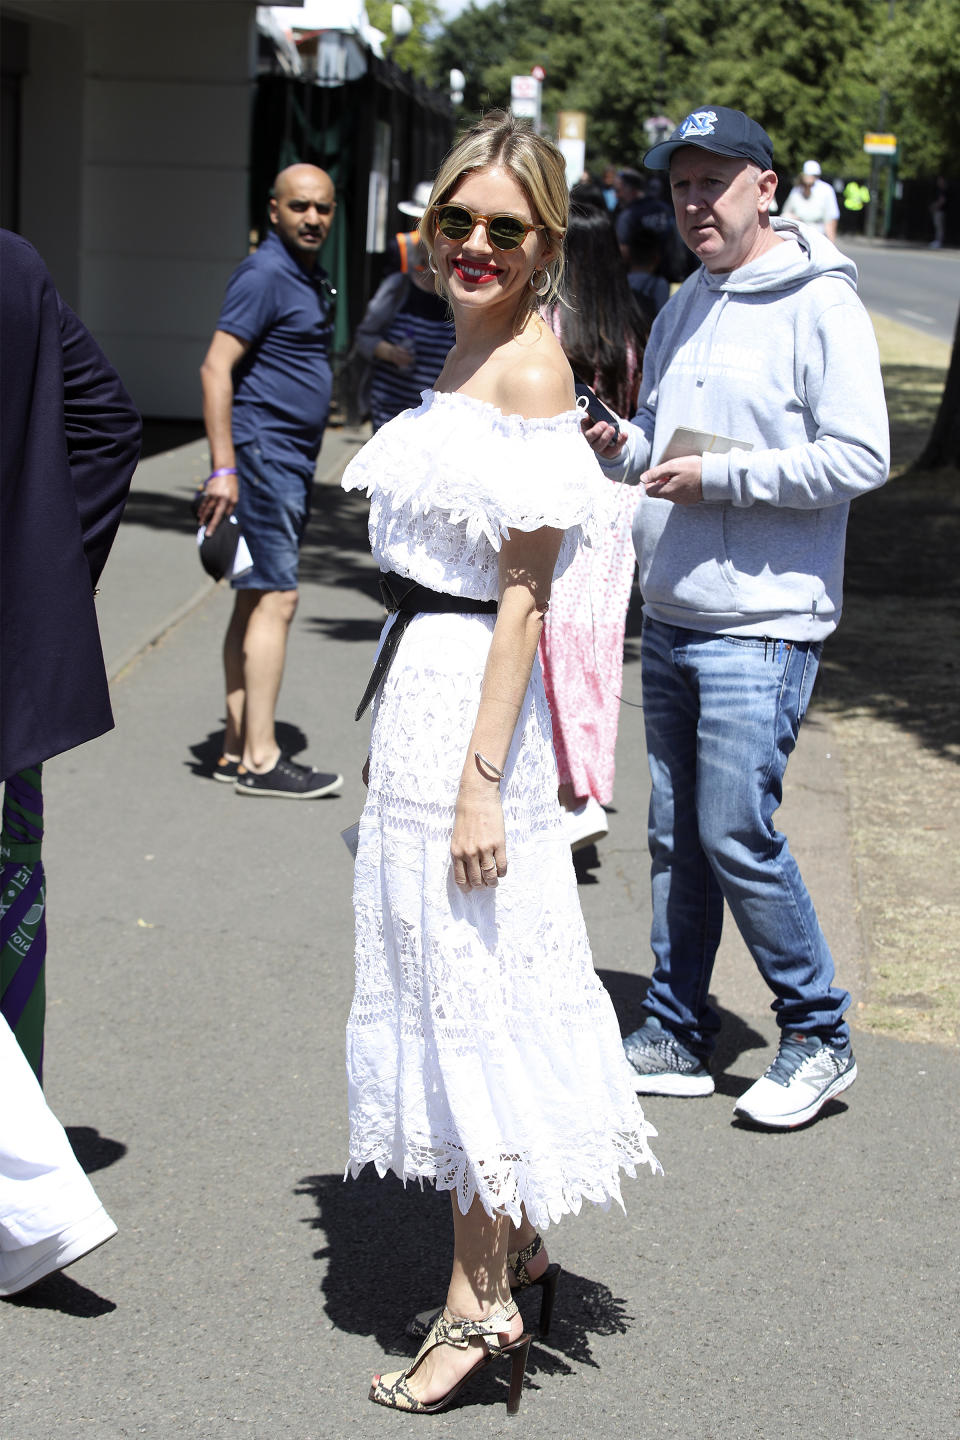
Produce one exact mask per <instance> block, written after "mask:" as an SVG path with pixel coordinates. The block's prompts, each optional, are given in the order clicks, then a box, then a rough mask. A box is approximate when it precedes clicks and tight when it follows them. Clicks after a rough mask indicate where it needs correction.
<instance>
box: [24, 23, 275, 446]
mask: <svg viewBox="0 0 960 1440" xmlns="http://www.w3.org/2000/svg"><path fill="white" fill-rule="evenodd" d="M21 9H22V11H28V10H29V9H30V7H29V4H22V5H21ZM42 9H43V10H44V12H45V13H46V15H49V13H50V7H49V6H43V7H42ZM63 14H64V15H65V18H66V24H65V25H53V24H50V23H45V22H43V23H37V24H35V25H32V27H31V32H32V33H31V42H33V40H34V37H40V38H39V48H38V51H34V49H33V46H32V47H31V65H30V69H31V73H30V77H29V80H28V82H27V87H29V89H30V90H31V92H32V93H31V94H30V97H29V102H28V98H27V95H26V94H25V97H24V134H25V144H24V149H25V159H26V152H27V151H28V150H32V153H33V158H34V161H35V162H36V161H37V160H39V159H41V157H42V156H43V154H44V153H46V154H47V155H48V156H49V155H51V154H52V151H53V148H54V147H53V146H52V144H51V138H52V137H51V134H50V133H48V132H49V131H51V130H53V131H55V132H56V143H58V144H60V143H62V142H63V140H64V138H66V140H67V147H66V148H67V154H66V155H65V156H64V158H63V161H62V163H61V165H60V167H59V168H61V169H63V170H64V171H66V172H67V177H66V179H65V183H64V187H63V192H62V193H64V194H69V195H71V196H72V197H73V201H74V204H75V206H76V208H75V210H74V211H73V213H72V214H70V215H69V216H68V217H66V218H67V223H66V224H65V225H64V226H63V230H62V232H61V233H60V234H59V236H58V233H57V226H58V221H57V219H56V216H55V214H54V213H52V209H51V207H52V203H54V202H55V203H56V204H58V205H59V203H60V198H59V195H58V196H56V197H52V196H51V193H50V189H49V187H48V186H47V184H46V183H45V170H46V167H45V166H43V165H38V164H36V163H35V164H34V166H33V167H32V168H31V170H30V172H29V176H28V175H27V173H26V166H25V175H24V186H23V195H22V216H23V230H24V233H25V234H26V235H27V236H28V238H30V239H31V240H33V242H34V243H35V244H36V245H37V247H38V249H39V250H40V251H41V253H42V254H43V255H44V258H45V259H46V260H47V263H48V265H50V268H51V270H52V271H53V273H54V275H55V278H56V279H57V281H58V284H60V285H61V288H62V290H63V293H64V295H65V298H67V299H69V300H70V302H71V303H72V304H74V305H75V306H76V308H77V310H78V313H79V314H80V315H81V316H82V318H83V320H84V321H85V323H86V324H87V325H88V326H89V327H90V329H91V330H92V331H93V333H94V334H95V335H96V337H97V339H98V340H99V341H100V343H101V344H102V345H103V348H104V350H105V351H106V352H107V354H108V355H109V357H110V359H111V360H112V362H113V363H114V365H116V367H117V369H118V371H119V372H120V374H121V376H122V377H123V380H124V382H125V384H126V385H127V387H128V389H129V390H130V393H131V394H132V396H133V398H134V401H135V402H136V404H137V405H138V406H139V408H140V409H141V411H142V412H143V413H144V414H147V415H154V416H169V417H174V418H184V419H185V418H193V417H196V416H198V415H199V414H200V386H199V378H198V370H199V366H200V362H201V360H202V359H203V355H204V353H205V351H206V347H207V345H208V344H209V340H210V336H211V334H212V332H213V329H214V326H215V324H216V318H217V313H218V310H219V307H220V301H221V299H222V296H223V289H224V286H225V284H226V281H227V278H228V276H229V275H230V272H231V271H232V270H233V268H234V267H235V266H236V265H237V263H238V262H239V261H240V260H241V259H242V258H243V256H244V255H245V254H246V253H247V249H248V219H247V188H248V168H249V153H250V121H251V109H252V102H253V75H254V69H255V43H256V34H255V14H256V5H255V3H254V0H71V4H70V5H69V6H68V7H66V9H65V11H64V12H63ZM54 31H65V32H66V33H67V34H69V35H70V36H72V39H70V40H66V39H65V38H64V35H63V34H59V35H54V34H53V32H54ZM40 52H42V63H41V64H40V65H39V66H38V65H37V64H35V63H34V60H35V56H36V57H37V58H40ZM78 54H79V56H80V57H81V64H82V70H81V74H80V77H79V81H78V80H77V78H76V60H77V56H78ZM51 58H52V59H53V60H55V61H56V62H57V63H56V65H55V66H54V65H51V66H49V68H48V64H47V62H48V60H50V59H51ZM71 61H72V64H71ZM68 73H69V85H68V89H69V103H68V102H67V97H66V92H64V98H63V100H62V101H61V100H60V99H59V98H58V97H59V95H60V90H59V84H60V82H61V81H63V80H64V79H66V78H67V75H68ZM27 87H25V89H26V88H27ZM51 102H52V105H53V111H52V113H51V115H50V118H49V122H48V123H47V124H46V125H45V126H41V119H40V113H39V112H40V111H41V109H42V107H43V105H44V104H46V105H48V106H49V105H50V104H51ZM63 220H64V216H63V215H61V221H63ZM71 250H72V252H73V254H74V255H75V256H76V257H77V258H76V259H75V261H74V262H73V270H74V272H75V273H73V274H71V273H70V271H71V265H70V259H69V253H68V252H70V251H71ZM54 251H56V252H57V257H56V260H57V263H52V262H53V260H54ZM68 276H69V279H68Z"/></svg>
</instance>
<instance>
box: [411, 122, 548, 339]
mask: <svg viewBox="0 0 960 1440" xmlns="http://www.w3.org/2000/svg"><path fill="white" fill-rule="evenodd" d="M494 168H500V169H503V170H509V172H510V174H511V175H512V176H513V178H514V179H515V180H516V182H517V184H518V185H519V186H520V188H521V189H522V190H523V192H524V194H525V195H526V197H527V199H528V200H529V201H530V204H531V206H532V207H533V212H534V216H535V218H536V219H537V220H538V221H539V223H540V224H541V225H543V227H544V229H545V230H546V232H547V234H548V235H549V237H550V239H551V240H552V241H553V243H554V245H555V246H556V254H555V255H554V257H553V259H552V260H550V261H548V262H547V263H546V264H545V265H543V266H542V267H540V268H542V269H544V270H546V272H547V274H548V276H549V277H550V288H549V290H547V291H546V293H545V294H543V295H535V294H534V292H533V291H532V290H531V291H530V293H529V298H528V300H527V301H526V303H525V305H524V306H522V307H521V311H520V315H519V316H518V319H519V320H520V321H521V322H522V321H523V320H525V319H526V317H527V315H529V314H530V313H531V312H532V311H534V310H536V309H537V308H538V306H540V305H549V304H551V303H552V302H553V301H554V300H556V299H557V297H558V295H559V293H560V277H561V276H562V274H563V237H564V235H565V234H566V233H567V216H568V212H569V208H570V192H569V190H568V188H567V173H566V165H565V163H564V159H563V156H562V155H561V153H560V151H559V150H558V149H557V147H556V145H554V144H552V142H551V141H549V140H545V139H544V138H543V136H542V135H537V134H535V132H534V131H533V130H531V129H530V127H529V125H527V124H525V123H524V122H523V121H522V120H518V119H517V118H516V117H515V116H514V115H510V114H507V113H506V112H504V111H503V110H492V111H491V112H490V113H489V114H488V115H485V116H484V117H483V119H482V120H480V121H479V122H478V123H477V124H476V125H474V126H473V127H472V128H471V129H470V130H468V131H467V132H466V134H464V135H462V136H461V137H460V139H459V140H458V141H457V143H456V145H454V147H453V149H452V150H451V151H450V153H449V155H448V156H447V158H446V159H445V160H444V161H443V163H442V164H441V166H440V169H439V170H438V171H437V178H436V179H435V180H434V182H433V190H432V191H431V194H430V204H429V206H428V207H427V210H426V212H425V214H424V216H423V219H422V220H421V222H420V238H421V240H422V241H423V243H424V245H425V246H426V248H427V252H428V254H429V256H430V258H431V259H433V246H434V241H435V239H436V235H437V225H436V215H435V212H434V210H433V208H432V207H433V206H435V205H442V204H444V202H445V201H446V200H448V199H449V198H450V196H451V195H452V193H453V191H454V190H455V189H456V188H457V186H458V185H459V183H460V181H461V180H462V179H463V177H464V175H467V174H469V173H470V172H471V171H473V170H491V169H494ZM436 288H437V291H438V293H439V294H441V295H443V294H445V291H444V288H443V285H442V284H441V281H440V277H439V276H438V277H437V281H436Z"/></svg>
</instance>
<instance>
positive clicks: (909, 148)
mask: <svg viewBox="0 0 960 1440" xmlns="http://www.w3.org/2000/svg"><path fill="white" fill-rule="evenodd" d="M890 8H891V6H890V3H889V0H888V4H887V5H884V4H882V3H878V0H780V3H779V4H771V3H770V0H740V3H739V4H738V5H737V6H736V7H735V8H734V7H731V6H730V5H729V4H728V3H725V0H659V3H655V0H593V3H592V4H591V5H589V6H585V5H583V4H582V3H581V0H490V3H489V4H486V5H478V4H476V3H473V4H471V5H470V6H469V7H468V8H467V9H466V10H465V11H463V12H462V13H461V14H460V15H459V16H457V17H456V18H455V19H453V20H451V21H449V22H448V23H447V24H446V25H445V26H444V27H443V28H442V30H441V31H440V33H439V35H438V36H437V38H436V39H435V41H434V44H433V48H432V55H431V59H432V65H433V73H432V79H433V81H434V83H435V84H442V85H444V86H445V85H446V83H447V75H448V72H449V70H450V69H451V68H452V67H456V68H457V69H460V70H462V71H463V72H464V74H465V76H466V88H465V92H464V103H463V107H462V108H463V115H464V119H471V118H473V117H474V116H475V115H477V114H479V113H480V112H481V111H483V110H485V109H490V108H492V107H494V106H505V105H507V104H509V100H510V77H511V76H512V75H525V74H529V73H530V70H531V69H532V67H533V66H534V65H537V64H539V65H542V66H543V67H544V69H545V70H546V72H547V78H546V82H545V85H544V94H543V109H544V123H545V125H546V127H547V128H548V129H549V128H552V124H553V118H554V116H555V114H556V112H557V111H558V110H583V111H585V112H586V114H587V146H588V161H589V160H590V159H591V158H592V160H593V162H594V165H596V164H597V163H598V162H599V161H600V160H601V159H610V160H612V161H614V162H617V163H620V164H636V163H637V161H638V160H639V158H640V156H641V155H642V154H643V152H644V150H645V149H646V148H647V144H648V142H647V137H646V134H645V132H644V129H643V121H644V120H645V119H646V118H647V117H650V116H653V115H658V114H665V115H668V116H670V117H671V118H672V119H673V120H674V121H678V120H680V119H682V117H683V116H684V115H685V114H687V113H688V112H689V111H690V110H692V109H695V108H696V107H697V106H698V105H702V104H704V103H707V102H713V103H715V104H721V105H732V106H735V107H736V108H737V109H740V110H746V111H747V113H748V114H750V115H751V116H753V118H754V119H756V120H759V122H760V123H761V124H762V125H764V126H765V128H766V129H767V130H769V132H770V134H771V136H772V138H773V141H774V149H775V154H776V157H777V163H778V165H779V166H781V167H782V168H784V169H786V170H788V171H789V170H793V169H799V167H800V165H801V164H802V163H803V161H804V160H806V159H809V158H811V157H816V158H817V159H818V160H819V161H820V163H821V164H822V165H823V168H824V171H825V173H827V174H828V175H829V174H835V175H843V176H845V177H847V178H849V177H851V176H855V175H856V176H866V174H867V171H868V169H869V160H868V158H867V157H866V156H865V155H864V153H863V135H864V132H865V131H867V130H873V129H876V128H877V127H878V126H879V125H883V126H884V127H887V126H889V127H892V128H896V130H897V133H898V135H899V134H901V133H902V137H903V152H904V160H905V167H904V168H903V172H902V173H904V174H907V175H909V174H915V173H918V171H920V170H923V169H925V170H926V173H930V172H931V170H932V171H933V172H934V173H936V171H937V170H941V171H947V172H948V173H955V172H956V171H957V170H960V134H958V128H960V104H957V103H953V104H950V103H949V99H948V97H950V96H953V97H954V101H955V102H956V100H957V99H958V98H960V44H958V43H957V35H958V34H960V0H895V8H894V15H893V18H892V20H891V19H890V18H889V11H890Z"/></svg>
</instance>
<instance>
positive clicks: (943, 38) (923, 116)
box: [878, 0, 960, 177]
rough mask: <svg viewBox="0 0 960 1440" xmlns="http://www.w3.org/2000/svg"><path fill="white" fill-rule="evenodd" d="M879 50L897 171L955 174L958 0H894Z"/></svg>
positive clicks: (959, 102) (959, 129) (959, 135)
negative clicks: (896, 148) (897, 158)
mask: <svg viewBox="0 0 960 1440" xmlns="http://www.w3.org/2000/svg"><path fill="white" fill-rule="evenodd" d="M881 54H882V59H881V65H880V69H879V73H878V81H879V83H880V85H881V86H882V89H883V90H884V91H885V92H886V94H887V96H888V112H887V113H888V120H889V124H890V128H891V130H893V131H894V132H895V134H896V136H897V140H898V144H899V149H900V152H901V156H902V159H901V163H900V167H899V168H900V173H901V174H902V175H904V176H907V177H909V176H913V175H957V174H960V0H919V3H918V0H912V3H911V0H897V3H896V5H895V8H894V11H893V15H892V16H891V17H890V20H889V23H888V25H887V27H886V31H885V35H884V39H883V47H882V52H881Z"/></svg>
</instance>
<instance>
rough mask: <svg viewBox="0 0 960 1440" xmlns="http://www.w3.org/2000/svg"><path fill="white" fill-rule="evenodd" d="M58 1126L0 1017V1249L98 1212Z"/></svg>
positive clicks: (14, 1247)
mask: <svg viewBox="0 0 960 1440" xmlns="http://www.w3.org/2000/svg"><path fill="white" fill-rule="evenodd" d="M99 1206H100V1201H99V1199H98V1198H97V1192H96V1191H95V1190H94V1188H93V1186H92V1185H91V1184H90V1181H89V1180H88V1179H87V1177H86V1175H85V1174H84V1173H83V1170H82V1169H81V1168H80V1165H79V1163H78V1162H77V1158H76V1156H75V1155H74V1153H73V1151H72V1150H71V1148H70V1141H69V1140H68V1139H67V1137H66V1134H65V1133H64V1129H63V1126H62V1125H61V1124H60V1121H59V1120H58V1119H57V1117H56V1115H54V1113H53V1111H52V1110H51V1109H50V1108H49V1106H48V1105H47V1102H46V1100H44V1098H43V1091H42V1090H41V1089H40V1086H39V1084H38V1083H37V1077H36V1076H35V1075H34V1073H33V1071H32V1070H31V1068H30V1064H29V1062H28V1061H27V1058H26V1056H25V1055H24V1053H23V1051H22V1050H21V1049H20V1046H19V1045H18V1044H17V1042H16V1039H15V1038H14V1035H13V1031H12V1030H11V1029H10V1026H9V1025H8V1024H7V1022H6V1020H4V1018H3V1016H2V1015H0V1250H17V1249H19V1247H20V1246H21V1245H35V1244H36V1243H37V1242H38V1241H40V1240H46V1239H47V1238H48V1237H49V1236H51V1235H56V1234H57V1233H58V1231H60V1230H63V1229H65V1228H66V1226H68V1225H75V1224H76V1223H77V1222H78V1221H80V1220H85V1219H86V1218H87V1216H88V1215H92V1214H93V1212H94V1211H95V1210H97V1209H99Z"/></svg>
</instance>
